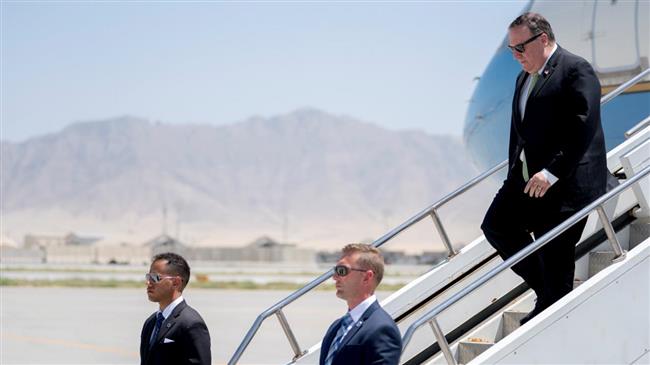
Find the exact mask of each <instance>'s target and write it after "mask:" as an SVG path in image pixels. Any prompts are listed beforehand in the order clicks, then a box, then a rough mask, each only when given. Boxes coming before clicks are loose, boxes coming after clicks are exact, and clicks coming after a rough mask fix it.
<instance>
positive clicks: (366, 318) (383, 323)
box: [320, 302, 402, 365]
mask: <svg viewBox="0 0 650 365" xmlns="http://www.w3.org/2000/svg"><path fill="white" fill-rule="evenodd" d="M340 321H341V319H339V320H337V321H335V322H334V323H332V325H331V326H330V328H329V329H328V330H327V333H326V334H325V337H324V338H323V342H322V343H321V351H320V364H321V365H322V364H324V363H325V358H326V357H327V352H328V350H329V348H330V345H331V344H332V341H333V340H334V337H335V336H336V332H337V331H338V329H339V322H340ZM401 353H402V337H401V336H400V332H399V329H397V325H395V321H393V318H392V317H391V316H390V315H389V314H388V313H386V311H385V310H383V309H382V308H381V306H380V305H379V303H378V302H374V303H373V304H372V305H371V306H370V307H368V309H367V310H366V311H365V312H364V313H363V315H362V316H361V318H360V319H359V321H357V323H355V324H354V327H352V329H350V331H349V332H348V333H347V334H346V335H345V337H344V338H343V342H341V345H340V347H339V350H338V352H337V353H336V354H335V355H334V358H333V359H332V365H350V364H355V365H364V364H384V365H397V364H398V363H399V358H400V355H401Z"/></svg>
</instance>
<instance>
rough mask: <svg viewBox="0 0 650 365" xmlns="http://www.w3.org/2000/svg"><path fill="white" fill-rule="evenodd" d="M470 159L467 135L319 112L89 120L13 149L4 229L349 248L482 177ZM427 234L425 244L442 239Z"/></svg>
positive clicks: (7, 157) (6, 152) (5, 176)
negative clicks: (219, 121)
mask: <svg viewBox="0 0 650 365" xmlns="http://www.w3.org/2000/svg"><path fill="white" fill-rule="evenodd" d="M468 161H469V160H468V157H467V155H466V153H465V151H464V149H463V146H462V144H461V142H460V139H459V138H456V137H448V136H432V135H428V134H425V133H423V132H419V131H389V130H385V129H382V128H380V127H378V126H376V125H373V124H370V123H365V122H361V121H358V120H355V119H352V118H349V117H344V116H337V115H332V114H328V113H325V112H322V111H318V110H314V109H302V110H298V111H295V112H293V113H290V114H286V115H280V116H276V117H272V118H268V119H266V118H259V117H255V118H251V119H248V120H246V121H243V122H239V123H235V124H231V125H227V126H220V127H215V126H208V125H191V126H188V125H170V124H161V123H151V122H148V121H145V120H142V119H138V118H133V117H122V118H116V119H110V120H104V121H96V122H85V123H77V124H73V125H71V126H69V127H67V128H65V129H64V130H62V131H61V132H59V133H55V134H50V135H46V136H42V137H38V138H32V139H30V140H27V141H25V142H22V143H9V142H3V143H2V166H1V168H2V169H1V172H2V180H1V187H0V188H1V193H2V199H1V209H2V215H3V225H2V230H3V232H2V233H3V234H6V235H8V236H10V237H15V238H21V236H22V235H23V234H25V233H28V232H32V233H43V232H47V233H62V232H68V231H75V232H81V233H84V232H87V233H92V234H93V235H100V236H104V237H107V238H109V239H113V240H126V241H130V242H136V243H137V242H140V241H141V240H144V239H146V238H150V237H151V236H152V235H154V234H157V233H160V231H161V230H166V231H168V232H169V233H170V234H172V235H175V234H178V235H179V236H180V237H181V239H182V240H184V241H187V242H190V243H197V244H229V245H231V244H243V243H246V242H248V241H251V240H253V239H254V238H256V237H258V236H260V235H263V234H266V235H270V236H273V237H276V238H278V239H280V240H283V239H286V240H288V241H291V242H296V243H299V244H303V245H312V246H317V247H325V246H329V245H332V246H337V245H339V244H341V243H342V242H352V241H358V240H362V239H370V238H376V237H378V236H380V235H381V234H383V233H385V232H386V231H387V230H388V229H389V228H392V227H394V226H395V225H397V224H399V223H401V222H402V221H404V220H405V219H406V218H408V217H409V216H411V215H413V214H414V213H416V212H417V211H419V210H421V209H422V208H424V207H426V206H427V205H429V204H430V203H432V202H433V201H434V200H435V199H436V198H439V197H441V196H442V195H444V194H445V193H448V192H449V191H451V190H453V188H455V187H457V186H459V185H460V184H461V183H462V182H464V181H466V180H467V179H468V178H469V177H471V176H473V175H475V174H476V171H475V170H474V168H473V167H472V165H471V163H469V162H468ZM457 216H462V214H461V212H459V211H455V212H451V213H450V217H457ZM451 225H452V226H453V225H456V226H459V225H460V223H459V222H458V221H456V220H455V219H452V222H451ZM427 229H428V230H429V232H428V233H426V234H425V235H428V236H429V238H415V236H414V237H413V238H412V240H413V241H414V242H416V241H418V242H425V241H427V240H429V241H435V240H437V235H436V234H435V232H433V227H430V228H427ZM418 237H419V236H418ZM462 239H465V240H466V239H467V238H466V237H463V238H462ZM431 248H433V247H431Z"/></svg>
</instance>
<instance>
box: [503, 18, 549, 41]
mask: <svg viewBox="0 0 650 365" xmlns="http://www.w3.org/2000/svg"><path fill="white" fill-rule="evenodd" d="M520 25H524V26H526V27H527V28H528V30H530V33H531V34H533V35H537V34H539V33H546V35H547V36H548V39H550V40H551V42H555V34H553V29H552V28H551V24H550V23H549V22H548V20H546V18H544V17H543V16H542V14H538V13H532V12H526V13H523V14H521V15H520V16H518V17H517V19H515V20H513V21H512V23H510V26H509V27H508V29H512V28H514V27H518V26H520Z"/></svg>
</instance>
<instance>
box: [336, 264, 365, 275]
mask: <svg viewBox="0 0 650 365" xmlns="http://www.w3.org/2000/svg"><path fill="white" fill-rule="evenodd" d="M350 271H360V272H366V271H368V270H363V269H356V268H354V267H347V266H345V265H336V266H334V273H335V274H336V275H338V276H347V275H348V274H349V273H350Z"/></svg>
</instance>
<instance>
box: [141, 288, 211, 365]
mask: <svg viewBox="0 0 650 365" xmlns="http://www.w3.org/2000/svg"><path fill="white" fill-rule="evenodd" d="M155 325H156V313H154V314H152V315H151V316H150V317H149V318H147V320H146V321H145V322H144V326H142V334H141V336H140V364H141V365H145V364H146V365H165V364H169V365H181V364H202V365H210V363H211V362H212V359H211V355H210V333H209V332H208V327H207V326H206V325H205V322H204V321H203V318H201V316H200V315H199V313H198V312H197V311H195V310H194V309H193V308H192V307H190V306H189V305H187V303H186V302H185V301H184V300H183V301H182V302H181V303H180V304H178V305H177V306H176V308H174V310H173V311H172V313H171V315H170V316H169V317H167V319H165V321H164V322H163V323H162V327H161V328H160V332H158V336H157V338H156V340H155V342H154V343H153V346H151V347H149V339H150V338H151V334H152V332H153V329H154V327H155Z"/></svg>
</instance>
